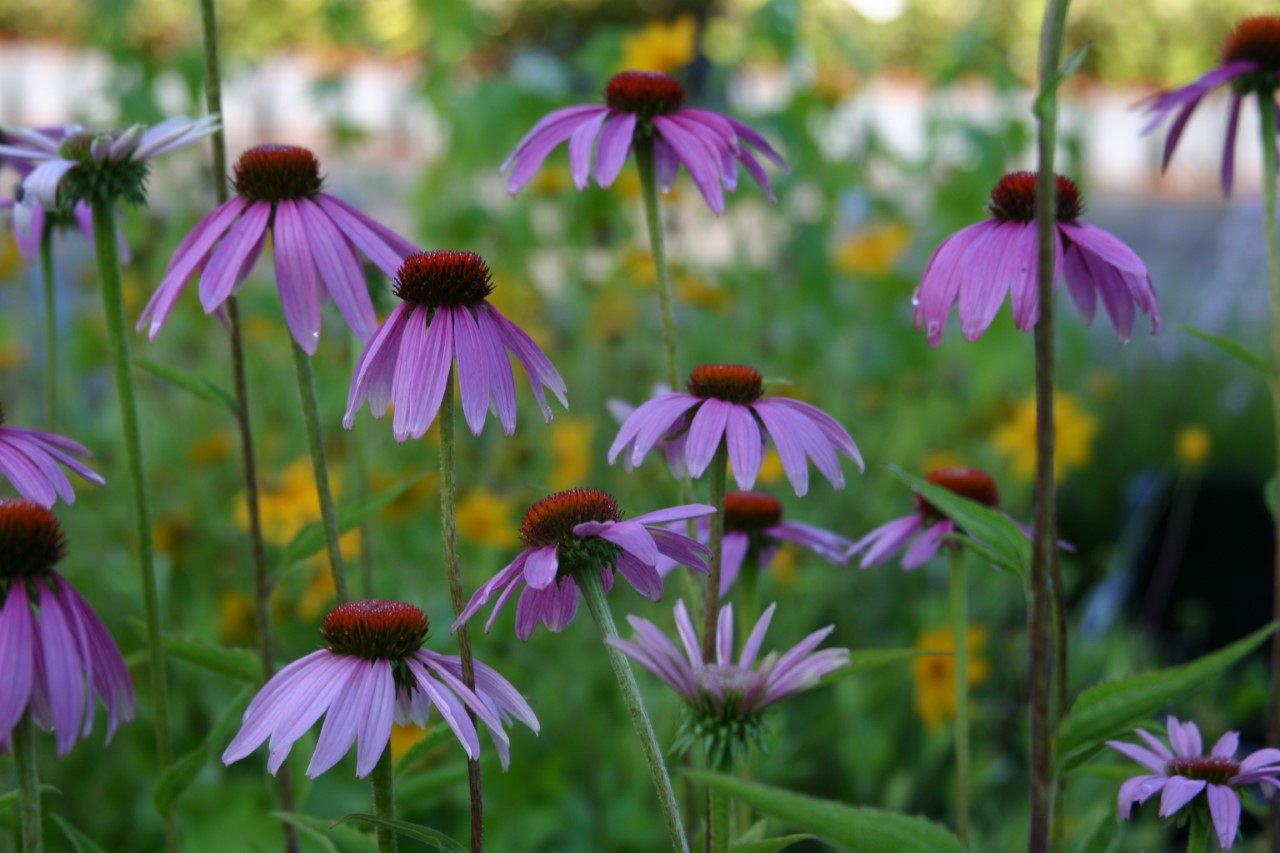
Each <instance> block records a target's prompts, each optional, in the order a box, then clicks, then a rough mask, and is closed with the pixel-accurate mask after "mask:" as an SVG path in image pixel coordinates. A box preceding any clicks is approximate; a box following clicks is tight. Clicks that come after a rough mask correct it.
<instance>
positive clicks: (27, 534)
mask: <svg viewBox="0 0 1280 853" xmlns="http://www.w3.org/2000/svg"><path fill="white" fill-rule="evenodd" d="M66 555H67V540H66V537H65V536H63V535H62V526H61V525H59V524H58V519H56V518H54V517H53V513H51V512H49V510H47V509H45V508H44V507H42V506H40V504H38V503H34V502H32V501H29V500H26V499H25V498H9V499H6V500H0V579H4V580H7V581H13V580H19V579H22V578H30V577H45V576H47V575H48V574H49V572H50V571H52V570H53V567H54V566H55V565H57V563H58V561H59V560H61V559H62V558H63V557H65V556H66Z"/></svg>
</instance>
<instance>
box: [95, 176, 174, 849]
mask: <svg viewBox="0 0 1280 853" xmlns="http://www.w3.org/2000/svg"><path fill="white" fill-rule="evenodd" d="M93 243H94V252H95V254H96V256H97V261H98V281H99V283H100V284H101V287H102V307H103V312H104V314H105V315H106V321H107V349H108V350H109V351H110V354H111V364H112V367H113V368H114V370H115V377H116V391H117V393H118V394H119V395H120V423H121V427H122V428H123V429H124V443H125V453H126V455H127V456H128V458H129V479H130V482H131V485H132V487H133V510H134V517H135V520H136V522H137V526H138V559H139V563H140V568H141V569H142V605H143V611H144V614H143V615H144V617H145V619H146V625H147V657H148V661H149V663H150V667H151V688H152V694H153V696H152V702H153V703H154V714H155V725H156V758H157V759H158V761H159V764H160V772H161V773H163V772H164V771H165V770H167V769H168V768H169V764H170V763H171V762H172V760H173V755H172V749H171V747H170V744H169V692H168V691H169V685H168V680H169V679H168V671H167V669H166V665H165V659H164V658H165V655H164V643H163V640H162V638H161V636H160V595H159V592H158V591H157V590H158V587H157V584H156V566H155V550H154V540H153V539H152V535H151V498H150V496H149V495H148V490H147V479H146V476H145V466H144V465H143V462H142V435H141V432H140V431H139V429H138V399H137V395H136V394H135V393H134V388H133V363H132V359H131V357H130V355H129V332H128V327H127V325H126V323H125V318H124V295H123V293H122V290H121V286H120V258H119V253H118V250H117V248H116V220H115V213H114V205H113V204H112V203H111V202H109V201H104V200H102V199H95V200H94V202H93ZM164 821H165V842H166V847H167V848H168V849H169V850H176V849H177V846H178V837H177V830H176V829H175V827H174V824H173V813H172V812H166V813H165V815H164Z"/></svg>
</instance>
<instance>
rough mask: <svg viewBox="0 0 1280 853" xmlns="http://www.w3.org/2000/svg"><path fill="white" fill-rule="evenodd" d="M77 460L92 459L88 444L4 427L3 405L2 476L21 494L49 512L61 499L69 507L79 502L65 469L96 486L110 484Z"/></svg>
mask: <svg viewBox="0 0 1280 853" xmlns="http://www.w3.org/2000/svg"><path fill="white" fill-rule="evenodd" d="M76 457H80V458H82V459H91V458H93V454H92V453H90V452H89V449H88V448H87V447H85V446H84V445H82V444H80V443H78V442H75V441H72V440H71V439H69V438H64V437H62V436H60V435H54V434H53V433H50V432H39V431H37V430H34V429H19V428H18V427H11V426H4V406H2V405H0V474H3V475H4V476H5V478H6V479H7V480H8V481H9V482H10V483H11V484H12V485H13V487H14V488H15V489H17V491H18V494H20V495H22V496H23V497H24V498H27V499H28V500H31V501H35V502H36V503H38V504H40V505H41V506H43V507H45V508H46V509H47V508H49V507H51V506H53V505H54V503H55V502H56V501H57V500H58V498H62V501H63V503H65V504H68V505H70V504H73V503H75V502H76V493H75V492H74V491H73V490H72V488H71V481H70V480H69V479H68V478H67V475H66V473H65V472H64V471H63V470H62V469H63V467H66V468H69V469H70V470H71V471H74V472H75V473H76V474H79V475H80V476H81V477H83V478H84V479H86V480H88V481H89V482H90V483H93V484H94V485H97V486H102V485H106V481H105V480H103V479H102V477H100V476H99V475H98V474H97V473H95V472H94V471H93V470H92V469H91V468H89V466H88V465H85V464H84V463H83V462H81V461H80V459H77V458H76Z"/></svg>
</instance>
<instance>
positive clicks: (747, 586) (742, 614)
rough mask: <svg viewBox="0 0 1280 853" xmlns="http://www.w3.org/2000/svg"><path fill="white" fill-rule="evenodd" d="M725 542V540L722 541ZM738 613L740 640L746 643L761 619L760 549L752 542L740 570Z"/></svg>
mask: <svg viewBox="0 0 1280 853" xmlns="http://www.w3.org/2000/svg"><path fill="white" fill-rule="evenodd" d="M722 541H723V540H722ZM738 590H739V593H738V612H737V613H736V614H734V615H735V616H737V619H736V620H735V621H736V622H737V623H738V640H739V642H740V643H746V641H747V637H749V636H750V635H751V629H752V628H754V627H755V624H756V620H757V619H759V618H760V549H759V548H757V547H756V546H755V543H754V542H752V543H751V544H750V545H749V546H748V547H747V553H746V554H744V555H743V557H742V568H741V569H739V570H738Z"/></svg>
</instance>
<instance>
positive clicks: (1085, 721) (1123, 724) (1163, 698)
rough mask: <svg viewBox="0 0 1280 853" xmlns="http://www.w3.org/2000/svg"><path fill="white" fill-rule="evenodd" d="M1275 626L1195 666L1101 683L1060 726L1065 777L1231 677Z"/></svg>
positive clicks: (1057, 745)
mask: <svg viewBox="0 0 1280 853" xmlns="http://www.w3.org/2000/svg"><path fill="white" fill-rule="evenodd" d="M1277 624H1278V623H1275V622H1272V623H1271V624H1270V625H1267V626H1266V627H1264V628H1260V629H1258V630H1257V631H1254V632H1253V633H1252V634H1250V635H1249V636H1247V637H1245V638H1244V639H1241V640H1237V641H1236V642H1234V643H1232V644H1231V645H1229V646H1226V647H1225V648H1222V649H1219V650H1218V651H1216V652H1213V653H1212V654H1208V655H1205V656H1204V657H1201V658H1198V659H1196V660H1193V661H1192V662H1191V663H1186V664H1182V665H1181V666H1173V667H1169V668H1167V669H1161V670H1157V671H1156V672H1144V673H1143V674H1141V675H1133V676H1130V677H1128V678H1119V679H1116V680H1114V681H1106V682H1103V683H1102V684H1095V685H1094V686H1093V687H1090V688H1089V689H1088V690H1086V691H1085V692H1084V693H1081V694H1080V698H1079V699H1077V700H1076V701H1075V704H1073V705H1072V706H1071V710H1070V711H1069V712H1068V713H1067V715H1066V717H1064V718H1063V720H1062V722H1061V723H1060V724H1059V726H1058V734H1057V737H1056V738H1055V742H1054V763H1055V764H1056V766H1057V768H1058V771H1059V772H1065V771H1068V770H1071V769H1072V768H1075V767H1078V766H1079V765H1080V764H1082V763H1083V762H1084V761H1086V760H1087V759H1088V758H1089V757H1090V756H1092V755H1093V754H1094V753H1095V752H1097V751H1098V750H1100V749H1102V747H1103V741H1106V740H1109V739H1111V738H1115V737H1119V736H1121V735H1124V734H1126V733H1127V732H1128V731H1129V729H1132V728H1133V727H1134V726H1136V725H1137V724H1138V723H1141V722H1142V721H1143V720H1145V719H1147V718H1148V717H1150V716H1151V715H1152V714H1154V713H1155V712H1156V711H1158V710H1160V709H1161V708H1162V707H1164V706H1165V705H1166V704H1168V703H1169V702H1171V701H1172V700H1174V699H1176V698H1178V697H1179V696H1181V695H1183V694H1184V693H1187V692H1188V691H1190V690H1193V689H1195V688H1196V687H1198V686H1199V685H1201V684H1203V683H1204V682H1206V681H1208V680H1209V679H1210V678H1213V677H1214V676H1216V675H1219V674H1221V673H1223V672H1225V671H1226V670H1227V669H1228V668H1230V667H1231V665H1232V664H1234V663H1235V662H1236V661H1238V660H1240V659H1241V658H1243V657H1244V656H1245V655H1247V654H1249V652H1251V651H1253V650H1254V649H1255V648H1257V647H1258V646H1259V645H1261V644H1262V642H1263V641H1264V640H1266V639H1267V637H1269V636H1271V634H1272V632H1274V631H1275V630H1276V627H1277Z"/></svg>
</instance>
